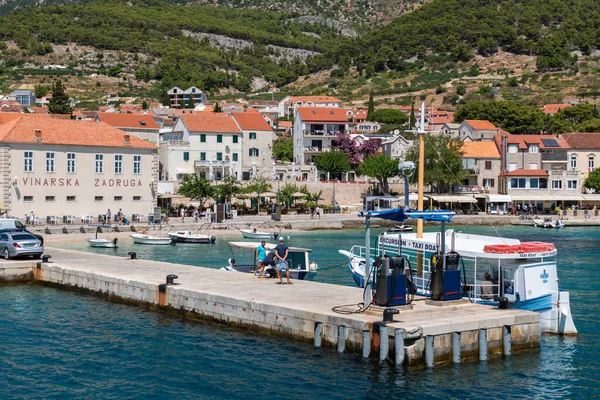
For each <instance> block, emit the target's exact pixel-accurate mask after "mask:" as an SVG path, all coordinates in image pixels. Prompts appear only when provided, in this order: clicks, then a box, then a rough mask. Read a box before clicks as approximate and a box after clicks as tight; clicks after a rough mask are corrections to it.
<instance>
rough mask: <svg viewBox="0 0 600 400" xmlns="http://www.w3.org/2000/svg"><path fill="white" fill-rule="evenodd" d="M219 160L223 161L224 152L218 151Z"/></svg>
mask: <svg viewBox="0 0 600 400" xmlns="http://www.w3.org/2000/svg"><path fill="white" fill-rule="evenodd" d="M217 161H223V153H221V152H218V153H217Z"/></svg>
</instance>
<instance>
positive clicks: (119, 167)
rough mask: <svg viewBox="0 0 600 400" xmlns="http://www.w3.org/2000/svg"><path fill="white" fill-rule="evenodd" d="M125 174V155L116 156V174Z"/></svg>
mask: <svg viewBox="0 0 600 400" xmlns="http://www.w3.org/2000/svg"><path fill="white" fill-rule="evenodd" d="M122 173H123V155H122V154H115V174H122Z"/></svg>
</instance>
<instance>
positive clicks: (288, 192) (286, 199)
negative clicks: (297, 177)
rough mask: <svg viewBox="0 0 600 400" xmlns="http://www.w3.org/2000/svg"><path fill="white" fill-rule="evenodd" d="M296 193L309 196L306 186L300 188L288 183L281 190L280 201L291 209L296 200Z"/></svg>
mask: <svg viewBox="0 0 600 400" xmlns="http://www.w3.org/2000/svg"><path fill="white" fill-rule="evenodd" d="M294 193H306V194H307V195H308V193H309V192H308V189H307V188H306V185H304V186H303V187H300V186H298V185H296V184H295V183H286V184H285V185H283V186H282V187H281V189H280V190H279V201H280V202H282V203H283V204H285V205H286V206H287V207H290V206H291V205H292V203H293V202H294V200H295V197H294Z"/></svg>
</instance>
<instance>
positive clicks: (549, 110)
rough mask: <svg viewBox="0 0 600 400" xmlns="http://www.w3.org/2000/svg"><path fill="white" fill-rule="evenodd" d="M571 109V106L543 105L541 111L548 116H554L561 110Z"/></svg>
mask: <svg viewBox="0 0 600 400" xmlns="http://www.w3.org/2000/svg"><path fill="white" fill-rule="evenodd" d="M569 107H572V105H571V104H545V105H544V106H543V107H542V111H543V112H545V113H548V114H554V113H557V112H559V111H560V110H562V109H563V108H569Z"/></svg>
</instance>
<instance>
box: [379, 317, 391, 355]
mask: <svg viewBox="0 0 600 400" xmlns="http://www.w3.org/2000/svg"><path fill="white" fill-rule="evenodd" d="M389 351H390V333H389V328H388V327H387V326H386V325H381V326H380V327H379V361H383V360H385V359H386V358H387V357H388V353H389Z"/></svg>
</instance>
